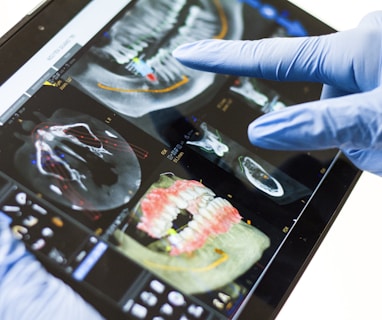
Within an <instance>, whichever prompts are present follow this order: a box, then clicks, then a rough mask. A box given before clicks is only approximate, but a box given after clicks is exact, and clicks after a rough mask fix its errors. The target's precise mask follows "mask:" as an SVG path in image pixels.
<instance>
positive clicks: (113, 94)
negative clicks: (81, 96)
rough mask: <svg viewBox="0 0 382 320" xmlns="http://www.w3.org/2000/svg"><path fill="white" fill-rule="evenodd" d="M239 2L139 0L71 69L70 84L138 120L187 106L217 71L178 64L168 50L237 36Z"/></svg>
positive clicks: (240, 30)
mask: <svg viewBox="0 0 382 320" xmlns="http://www.w3.org/2000/svg"><path fill="white" fill-rule="evenodd" d="M242 6H243V4H242V3H241V1H232V0H157V1H150V0H142V1H138V2H137V3H136V4H135V5H134V6H133V7H132V8H131V9H130V10H129V11H127V12H126V13H125V14H124V15H123V16H122V17H121V18H120V19H119V20H118V21H117V22H115V23H114V25H112V26H111V28H110V29H109V30H108V31H106V32H104V33H103V34H102V35H101V36H100V37H99V38H98V41H97V42H96V43H94V44H93V45H92V46H91V48H90V49H89V50H88V51H87V52H86V53H85V54H84V55H83V56H82V57H80V58H79V60H78V61H77V62H75V63H74V65H73V66H72V67H71V68H70V69H69V71H68V73H67V74H68V76H70V77H71V78H72V79H73V82H72V84H73V85H75V86H76V87H77V88H79V89H80V90H82V91H84V92H85V93H87V94H88V95H90V96H92V97H93V98H95V99H96V100H98V101H99V102H101V103H103V104H104V105H106V106H108V107H110V108H112V109H113V110H115V111H117V112H119V113H120V114H123V115H126V116H129V117H133V118H137V117H141V116H143V115H146V114H148V113H150V112H152V111H156V110H161V109H164V108H170V107H174V106H178V105H181V104H185V103H186V102H188V101H190V100H192V99H193V98H195V97H196V96H198V95H200V94H201V93H203V92H204V91H205V90H207V89H208V88H209V87H211V86H212V85H213V82H214V79H215V75H214V74H212V73H207V72H201V71H196V70H192V69H189V68H186V67H184V66H183V65H181V64H180V63H179V62H178V61H177V60H176V59H175V58H174V57H173V56H172V54H171V53H172V51H173V50H174V49H175V48H176V47H177V46H179V45H181V44H183V43H186V42H190V41H195V40H201V39H207V38H216V39H239V38H240V37H241V35H242V32H243V25H242Z"/></svg>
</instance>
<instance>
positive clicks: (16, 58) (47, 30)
mask: <svg viewBox="0 0 382 320" xmlns="http://www.w3.org/2000/svg"><path fill="white" fill-rule="evenodd" d="M89 2H90V1H89V0H68V1H64V0H54V1H48V2H46V3H45V4H44V5H43V6H42V7H40V8H39V9H38V10H37V11H36V12H35V13H34V14H33V15H31V16H29V17H28V18H25V19H24V20H22V21H21V22H20V23H19V24H18V25H17V26H16V27H15V28H13V29H12V30H11V31H10V32H8V33H7V34H6V35H5V36H4V37H3V38H2V39H1V41H0V70H1V73H0V83H3V82H4V81H5V80H6V79H7V78H8V77H9V76H10V75H11V74H13V72H15V71H16V70H17V69H18V68H19V67H21V66H22V65H23V64H24V63H25V62H26V61H27V60H28V59H29V58H30V57H32V56H33V54H34V53H36V52H37V51H38V50H39V49H40V48H41V47H42V46H43V45H44V44H45V43H47V41H49V39H51V37H52V36H54V35H55V34H56V33H57V32H58V31H59V30H60V29H61V28H62V27H63V26H64V25H65V24H66V23H67V22H69V21H70V20H71V18H72V17H73V16H75V14H76V13H78V12H79V11H80V10H81V9H82V8H84V7H85V6H86V4H88V3H89ZM267 2H268V3H270V4H272V5H274V6H276V7H282V8H283V9H287V10H290V11H293V12H294V13H295V14H299V17H301V21H302V22H303V23H304V24H305V25H306V26H307V28H308V29H309V31H310V32H311V34H312V35H320V34H324V33H330V32H333V31H334V30H333V29H331V28H330V27H328V26H326V25H325V24H323V23H322V22H320V21H319V20H318V19H316V18H314V17H313V16H311V15H309V14H307V13H304V14H303V13H302V12H303V11H302V10H301V9H299V8H298V7H297V6H295V5H293V4H291V3H289V2H287V1H282V2H281V3H280V1H276V0H268V1H267ZM41 26H43V28H42V27H41ZM274 85H275V86H278V84H277V83H275V84H274ZM281 90H282V89H281ZM360 174H361V172H360V171H359V170H358V169H356V168H355V167H354V166H353V165H352V164H351V163H350V162H349V161H348V160H347V159H346V158H345V157H344V156H343V155H340V156H339V158H338V159H337V161H336V162H335V164H334V165H333V167H332V168H331V170H330V172H329V174H328V175H327V177H326V179H325V180H324V181H323V183H322V185H321V186H320V187H319V188H318V190H317V191H316V194H315V197H314V198H313V199H312V201H311V202H310V203H309V205H308V206H307V207H306V209H305V212H304V214H303V216H302V218H301V219H300V220H299V221H298V223H297V224H296V225H295V226H294V227H293V229H292V230H291V231H290V234H289V236H288V238H287V241H286V242H285V243H284V244H283V246H282V248H281V249H280V251H279V252H278V255H277V257H276V258H275V259H274V260H273V262H272V264H271V266H270V267H269V268H268V270H267V272H266V273H265V275H264V276H263V278H262V281H261V283H260V285H259V287H258V288H257V289H256V290H255V292H254V294H253V295H252V297H251V298H250V299H249V300H248V303H247V305H246V307H245V308H244V311H243V312H242V314H241V315H240V319H254V318H255V319H272V318H274V317H275V316H276V315H277V313H278V312H279V311H280V309H281V308H282V305H283V303H284V302H285V301H286V299H287V297H288V296H289V294H290V292H291V291H292V290H293V288H294V286H295V285H296V283H297V282H298V279H299V277H300V276H301V275H302V273H303V272H304V270H305V268H306V266H307V265H308V264H309V261H310V260H311V258H312V257H313V255H314V253H315V252H316V250H317V248H318V247H319V245H320V243H321V242H322V240H323V239H324V238H325V235H326V233H327V232H328V230H329V228H330V226H331V225H332V223H333V222H334V220H335V218H336V216H337V215H338V213H339V212H340V209H341V208H342V205H343V204H344V202H345V201H346V198H347V197H348V195H349V194H350V192H351V190H352V188H353V186H354V185H355V183H356V181H357V179H358V178H359V176H360ZM329 198H330V199H329ZM64 280H65V279H64ZM101 309H103V308H101ZM104 311H105V310H104ZM105 312H107V311H105Z"/></svg>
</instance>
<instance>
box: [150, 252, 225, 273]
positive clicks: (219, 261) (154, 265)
mask: <svg viewBox="0 0 382 320" xmlns="http://www.w3.org/2000/svg"><path fill="white" fill-rule="evenodd" d="M215 252H216V253H218V254H220V255H221V257H220V258H219V259H217V260H216V261H214V262H212V263H211V264H209V265H208V266H205V267H201V268H185V267H175V266H168V265H163V264H157V263H153V262H150V261H144V264H145V265H146V266H148V267H152V268H155V269H161V270H166V271H193V272H205V271H209V270H212V269H214V268H216V267H217V266H218V265H220V264H222V263H223V262H225V261H227V260H228V258H229V256H228V254H227V253H225V252H224V251H221V250H219V249H215Z"/></svg>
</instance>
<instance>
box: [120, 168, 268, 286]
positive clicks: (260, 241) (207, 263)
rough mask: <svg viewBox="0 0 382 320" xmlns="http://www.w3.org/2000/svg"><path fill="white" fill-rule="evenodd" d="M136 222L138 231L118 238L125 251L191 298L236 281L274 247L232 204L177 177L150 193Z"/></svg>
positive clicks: (134, 216) (133, 216) (162, 178)
mask: <svg viewBox="0 0 382 320" xmlns="http://www.w3.org/2000/svg"><path fill="white" fill-rule="evenodd" d="M130 220H131V221H130V222H129V223H128V225H129V227H128V228H130V229H131V228H133V231H128V232H123V231H122V229H119V230H117V231H116V232H115V237H116V239H117V241H118V242H119V249H120V250H121V251H122V252H123V253H124V254H126V255H127V256H128V257H130V258H131V259H133V260H135V261H137V262H138V263H140V264H141V265H143V266H144V267H145V268H146V269H148V270H150V271H152V272H153V273H155V274H157V275H158V276H160V277H161V278H163V279H165V280H166V281H168V282H170V283H172V284H173V285H175V286H176V287H178V289H179V290H181V291H183V292H185V293H188V294H195V293H202V292H207V291H211V290H214V289H217V288H219V287H222V286H225V285H226V284H228V283H230V282H232V281H234V280H235V279H236V278H237V277H239V276H240V275H242V274H243V273H245V272H246V271H247V270H248V269H249V268H250V267H251V266H252V265H253V264H254V263H256V262H257V261H258V260H260V258H261V257H262V255H263V253H264V251H265V250H266V249H267V248H268V247H269V246H270V239H269V237H268V236H267V235H265V234H264V233H263V232H262V231H260V230H259V229H257V228H255V227H253V226H251V225H248V224H247V223H245V222H244V221H242V217H241V215H240V213H239V212H238V210H237V209H236V208H235V207H233V206H232V204H231V203H230V202H229V201H228V200H226V199H224V198H221V197H219V196H217V195H216V194H215V193H214V192H213V191H212V190H211V189H209V188H207V187H206V186H205V185H203V184H202V183H200V182H199V181H195V180H185V179H181V178H179V177H177V176H175V175H174V174H172V173H165V174H162V175H161V176H160V178H159V180H158V181H157V182H155V183H154V184H153V185H152V186H151V187H150V188H149V190H148V191H147V192H146V194H145V195H144V196H143V197H142V198H141V200H140V201H139V203H138V205H137V206H136V208H135V209H134V210H133V212H132V214H131V217H130ZM133 226H135V227H133ZM248 244H250V245H248Z"/></svg>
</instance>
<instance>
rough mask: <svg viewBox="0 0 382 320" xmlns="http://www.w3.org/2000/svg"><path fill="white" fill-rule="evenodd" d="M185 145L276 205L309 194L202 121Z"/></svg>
mask: <svg viewBox="0 0 382 320" xmlns="http://www.w3.org/2000/svg"><path fill="white" fill-rule="evenodd" d="M186 144H187V145H188V146H189V147H190V148H191V149H193V150H194V151H196V152H198V153H200V154H202V155H203V156H204V157H205V158H207V159H208V160H209V161H211V162H212V163H215V164H216V165H218V166H219V167H221V168H222V169H224V170H225V171H227V172H229V173H231V174H233V175H234V176H236V177H237V178H238V179H240V180H241V181H242V182H243V183H245V184H246V185H248V186H249V187H252V188H253V189H254V190H257V191H260V192H261V193H262V194H264V195H266V196H267V197H269V198H270V199H271V200H272V201H274V202H276V203H278V204H287V203H291V202H293V201H295V200H297V199H300V198H302V197H304V196H307V195H309V194H311V192H312V191H310V190H309V189H308V188H307V187H305V186H303V185H302V184H301V183H299V182H298V181H296V180H294V179H292V178H291V177H289V176H288V175H286V174H285V173H283V172H282V171H281V170H278V169H277V168H275V167H273V166H272V165H271V164H269V163H267V162H266V161H265V160H263V159H261V158H260V157H259V156H257V155H255V154H254V153H252V152H250V151H249V150H247V149H245V148H244V147H243V146H241V145H240V144H239V143H237V142H236V141H233V140H232V139H230V138H229V137H227V136H226V135H224V134H223V133H222V132H220V131H219V130H217V129H216V128H214V127H212V126H210V125H208V124H207V123H206V122H202V123H200V124H199V129H198V130H196V131H195V132H194V133H193V135H192V136H191V137H190V139H189V140H188V141H187V143H186Z"/></svg>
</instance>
